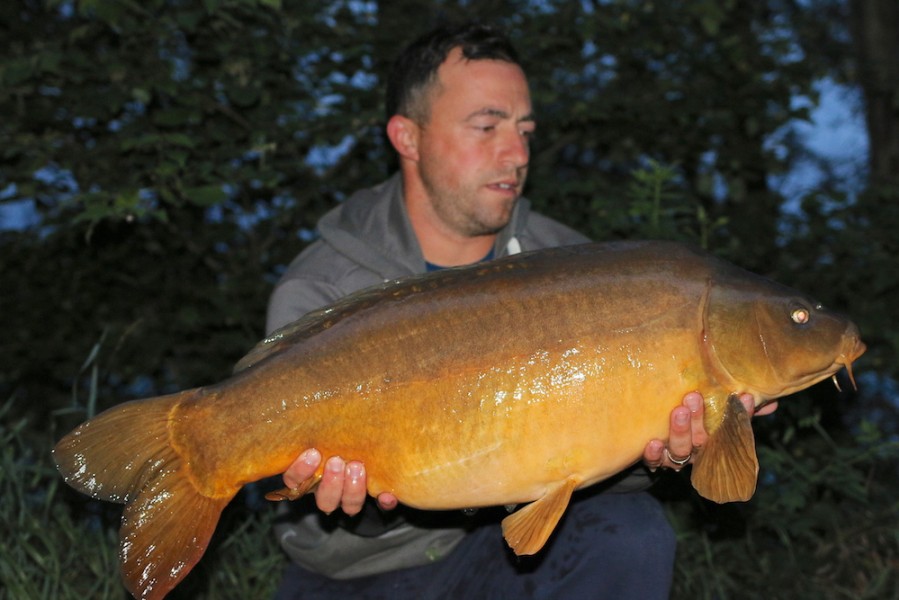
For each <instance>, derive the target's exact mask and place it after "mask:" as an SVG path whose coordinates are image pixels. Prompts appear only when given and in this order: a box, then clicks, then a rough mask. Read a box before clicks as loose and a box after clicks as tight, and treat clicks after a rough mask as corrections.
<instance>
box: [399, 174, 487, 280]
mask: <svg viewBox="0 0 899 600" xmlns="http://www.w3.org/2000/svg"><path fill="white" fill-rule="evenodd" d="M416 184H417V182H411V181H409V179H408V178H405V179H404V195H405V199H404V201H405V203H406V211H407V213H408V215H409V222H410V224H411V225H412V231H414V232H415V237H416V238H417V239H418V244H419V246H420V247H421V252H422V254H423V255H424V259H425V261H427V262H429V263H431V264H434V265H440V266H441V267H458V266H461V265H470V264H474V263H476V262H478V261H480V260H482V259H483V258H484V257H485V256H487V255H488V254H489V253H490V251H491V250H493V245H494V243H495V242H496V237H497V234H495V233H494V234H489V235H479V236H466V235H462V234H460V233H458V232H456V231H453V230H452V229H451V228H450V227H448V226H447V225H445V224H444V223H442V222H441V221H440V219H439V218H438V217H437V215H436V214H434V212H433V210H432V209H431V207H430V204H429V203H428V202H427V200H424V199H423V197H421V196H420V195H421V194H423V190H421V189H416ZM416 194H418V195H419V196H416Z"/></svg>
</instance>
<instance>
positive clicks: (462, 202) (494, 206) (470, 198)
mask: <svg viewBox="0 0 899 600" xmlns="http://www.w3.org/2000/svg"><path fill="white" fill-rule="evenodd" d="M496 179H497V178H496V177H494V179H493V180H496ZM422 183H423V184H424V188H425V190H426V191H427V193H428V196H429V197H430V199H431V206H432V207H433V210H434V212H435V213H436V215H437V217H438V218H439V219H440V220H441V221H442V222H443V223H444V224H445V225H447V226H448V227H449V228H450V229H452V231H454V232H455V233H457V234H459V235H462V236H465V237H479V236H484V235H494V234H496V233H499V231H500V230H501V229H502V228H503V227H505V226H506V225H508V224H509V221H510V220H511V219H512V212H513V210H514V209H515V205H516V204H517V203H518V199H519V198H520V196H517V195H516V196H515V198H511V199H508V200H495V199H490V200H487V201H484V200H482V199H480V198H478V191H479V190H480V189H481V188H480V187H479V186H462V187H455V188H453V187H450V186H445V185H439V184H435V183H434V182H433V181H431V180H430V178H428V177H422Z"/></svg>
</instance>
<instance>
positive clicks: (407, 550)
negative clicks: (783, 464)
mask: <svg viewBox="0 0 899 600" xmlns="http://www.w3.org/2000/svg"><path fill="white" fill-rule="evenodd" d="M402 187H403V185H402V179H401V177H400V175H399V174H396V175H394V176H393V177H391V178H390V179H388V180H387V181H385V182H383V183H381V184H380V185H377V186H375V187H373V188H370V189H366V190H361V191H359V192H356V193H355V194H353V195H352V196H351V197H350V198H349V199H348V200H347V201H346V202H344V203H342V204H341V205H340V206H338V207H336V208H334V209H333V210H331V211H330V212H328V213H327V214H326V215H325V216H324V217H322V219H321V220H320V221H319V224H318V229H319V233H320V234H321V237H320V239H318V240H316V241H315V242H314V243H312V244H311V245H310V246H309V247H308V248H306V249H305V250H304V251H303V252H301V253H300V255H299V256H297V258H296V259H294V260H293V261H292V262H291V264H290V265H289V267H288V268H287V271H286V272H285V273H284V275H283V276H282V278H281V280H280V281H279V282H278V284H277V286H276V287H275V290H274V292H273V293H272V296H271V300H270V302H269V308H268V320H267V323H266V331H267V333H271V332H272V331H274V330H275V329H277V328H279V327H282V326H283V325H286V324H287V323H290V322H291V321H293V320H295V319H297V318H299V317H301V316H302V315H304V314H306V313H307V312H309V311H311V310H315V309H318V308H321V307H323V306H325V305H327V304H330V303H332V302H334V301H336V300H338V299H340V298H342V297H344V296H346V295H348V294H351V293H353V292H355V291H357V290H360V289H362V288H365V287H369V286H372V285H377V284H381V283H383V282H384V281H389V280H392V279H397V278H400V277H404V276H408V275H415V274H419V273H423V272H425V270H426V265H425V260H424V257H423V255H422V252H421V247H420V246H419V244H418V240H417V239H416V237H415V233H414V232H413V230H412V226H411V225H410V223H409V218H408V215H407V214H406V208H405V205H404V203H403V190H402ZM587 241H589V240H588V239H587V238H586V237H584V236H583V235H581V234H580V233H578V232H576V231H574V230H573V229H570V228H569V227H566V226H565V225H562V224H560V223H557V222H556V221H553V220H552V219H549V218H547V217H545V216H543V215H540V214H538V213H535V212H532V211H531V210H530V203H529V202H528V201H527V200H526V199H525V198H521V199H520V200H519V201H518V203H517V205H516V207H515V210H514V212H513V215H512V219H511V221H510V223H509V225H507V226H506V227H505V228H504V229H503V230H502V231H501V232H500V234H499V236H498V237H497V240H496V245H495V246H494V256H495V257H501V256H505V255H508V254H516V253H518V252H521V251H526V250H536V249H540V248H547V247H553V246H563V245H567V244H577V243H583V242H587ZM360 418H365V416H364V415H360ZM344 458H347V459H352V458H353V457H351V456H349V457H344ZM639 487H640V488H643V487H645V485H643V484H642V483H641V485H640V486H639ZM284 504H285V505H286V503H284ZM280 510H282V515H281V517H282V518H281V520H280V523H279V524H277V525H276V526H275V532H276V534H277V536H278V538H279V541H280V543H281V546H282V547H283V548H284V550H285V552H286V553H287V554H288V556H290V558H291V559H292V560H294V561H295V562H297V563H298V564H300V565H301V566H303V567H304V568H306V569H309V570H311V571H314V572H317V573H321V574H323V575H326V576H328V577H332V578H335V579H348V578H353V577H362V576H365V575H372V574H375V573H381V572H385V571H392V570H396V569H401V568H405V567H412V566H417V565H421V564H425V563H428V562H432V561H435V560H439V559H440V558H442V557H443V556H446V554H447V553H448V552H450V551H451V550H452V549H453V548H454V547H455V546H456V544H457V543H458V542H459V541H461V539H462V537H463V536H464V535H465V531H466V526H467V525H468V524H469V523H467V522H466V518H465V517H464V516H463V515H462V514H461V513H460V512H458V511H457V512H455V513H425V512H423V511H414V510H412V509H408V508H405V507H400V508H398V509H397V510H394V511H390V512H389V513H383V512H381V511H379V510H378V508H377V506H375V505H374V503H373V502H369V503H368V504H367V505H366V507H365V509H364V510H363V511H362V514H361V515H360V516H358V517H356V518H352V519H350V518H346V517H341V516H338V515H336V514H335V515H331V516H330V517H329V516H325V515H324V514H322V513H320V512H319V511H312V512H308V513H305V514H302V515H295V514H293V515H292V514H290V509H289V508H288V507H287V506H284V507H282V508H281V509H280ZM413 523H414V524H413Z"/></svg>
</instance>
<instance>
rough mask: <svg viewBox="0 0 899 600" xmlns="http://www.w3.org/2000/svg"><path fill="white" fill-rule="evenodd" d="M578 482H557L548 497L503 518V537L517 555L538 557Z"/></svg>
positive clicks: (571, 479)
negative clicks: (534, 555) (537, 554)
mask: <svg viewBox="0 0 899 600" xmlns="http://www.w3.org/2000/svg"><path fill="white" fill-rule="evenodd" d="M577 486H578V481H577V480H575V479H573V478H569V479H566V480H565V481H562V482H560V483H558V484H557V485H556V486H555V487H554V488H552V489H551V490H549V491H548V492H547V493H546V495H545V496H543V497H542V498H539V499H537V500H535V501H534V502H531V503H530V504H528V505H527V506H525V507H524V508H522V509H521V510H519V511H517V512H514V513H512V514H511V515H509V516H508V517H506V518H505V519H503V536H504V537H505V538H506V542H507V543H508V544H509V546H511V547H512V550H514V551H515V554H518V555H521V554H536V553H537V552H538V551H539V550H540V548H542V547H543V545H544V544H545V543H546V540H547V539H549V536H550V534H551V533H552V532H553V530H554V529H555V528H556V524H557V523H558V522H559V519H560V518H562V514H563V513H564V512H565V509H566V508H568V501H569V500H570V499H571V493H572V492H573V491H574V490H575V488H576V487H577Z"/></svg>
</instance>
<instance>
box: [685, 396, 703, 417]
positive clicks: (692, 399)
mask: <svg viewBox="0 0 899 600" xmlns="http://www.w3.org/2000/svg"><path fill="white" fill-rule="evenodd" d="M686 404H687V408H689V409H690V412H691V413H695V412H696V411H697V410H699V406H700V401H699V398H697V397H696V396H687V399H686Z"/></svg>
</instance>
